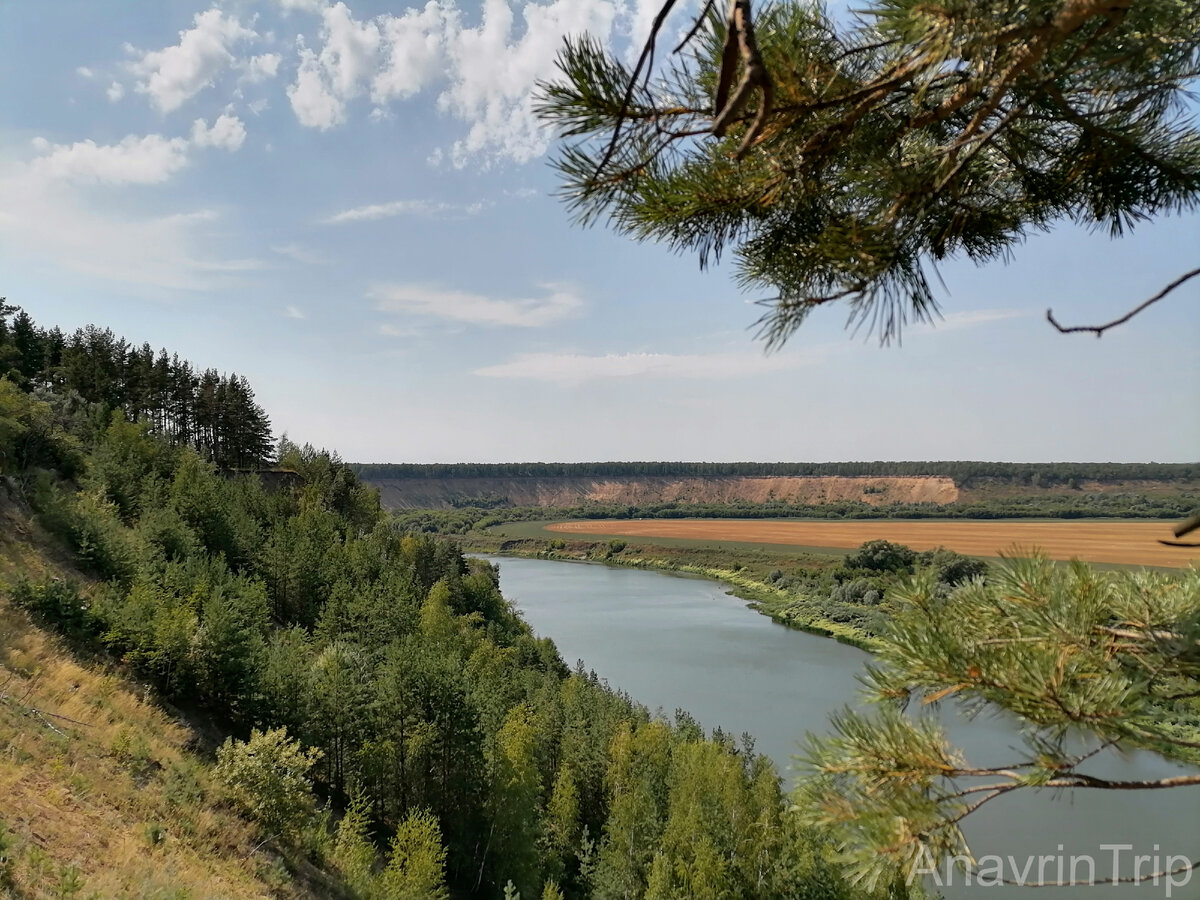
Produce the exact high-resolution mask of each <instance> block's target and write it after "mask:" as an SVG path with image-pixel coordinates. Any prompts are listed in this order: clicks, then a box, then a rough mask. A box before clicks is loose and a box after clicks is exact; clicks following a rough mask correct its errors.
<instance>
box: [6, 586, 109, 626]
mask: <svg viewBox="0 0 1200 900" xmlns="http://www.w3.org/2000/svg"><path fill="white" fill-rule="evenodd" d="M12 597H13V602H14V603H16V604H17V606H20V607H22V608H24V609H27V610H29V611H31V612H35V613H37V614H38V615H40V616H44V617H45V618H46V619H48V620H50V621H51V622H53V623H54V624H55V625H56V626H57V627H58V628H59V629H61V630H62V631H63V632H65V633H66V634H68V635H70V636H71V637H84V636H87V635H92V634H94V633H95V629H96V621H95V619H94V617H93V616H92V614H91V611H90V609H89V606H88V602H87V599H86V598H84V597H83V596H82V595H81V594H80V593H79V587H78V585H76V584H75V583H74V582H70V581H63V580H62V579H60V578H50V577H46V578H44V579H43V580H42V581H40V582H33V581H30V580H29V579H28V578H20V579H18V580H17V582H16V583H15V584H14V585H13V587H12Z"/></svg>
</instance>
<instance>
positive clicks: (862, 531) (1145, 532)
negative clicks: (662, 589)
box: [545, 519, 1200, 567]
mask: <svg viewBox="0 0 1200 900" xmlns="http://www.w3.org/2000/svg"><path fill="white" fill-rule="evenodd" d="M545 527H546V530H547V531H557V532H567V533H571V534H586V535H617V536H621V537H639V538H651V537H669V538H684V539H690V540H697V541H706V540H707V541H742V542H747V543H760V544H782V545H792V546H796V547H846V548H850V547H857V546H859V545H860V544H862V543H863V542H864V541H870V540H875V539H877V538H883V539H885V540H889V541H895V542H897V543H901V544H907V545H908V546H910V547H912V548H913V549H915V550H930V549H933V548H934V547H948V548H949V549H951V550H957V551H958V552H959V553H967V554H970V555H972V556H999V555H1000V554H1002V553H1003V554H1006V555H1029V552H1030V550H1031V549H1033V548H1038V549H1040V550H1041V551H1042V552H1044V553H1045V554H1046V555H1047V556H1049V557H1050V558H1051V559H1082V560H1086V561H1088V562H1098V563H1121V564H1127V565H1140V566H1173V567H1183V566H1187V565H1189V564H1190V563H1193V562H1200V551H1198V550H1197V549H1195V548H1181V547H1166V546H1163V545H1162V544H1159V543H1158V540H1159V539H1160V538H1163V539H1170V538H1171V523H1170V522H1165V521H1161V522H1145V521H1142V522H1119V521H1112V522H1079V521H1071V520H1063V521H1054V522H1029V521H1021V520H1010V521H994V520H987V521H977V520H971V521H966V520H961V519H959V520H942V521H930V520H922V521H904V520H896V519H864V520H860V521H854V522H844V521H843V522H829V521H817V520H810V521H800V520H781V519H635V520H622V519H616V520H600V519H591V520H587V521H581V522H556V523H553V524H550V525H547V526H545Z"/></svg>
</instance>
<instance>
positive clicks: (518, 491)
mask: <svg viewBox="0 0 1200 900" xmlns="http://www.w3.org/2000/svg"><path fill="white" fill-rule="evenodd" d="M367 480H368V481H369V483H370V484H372V485H373V486H374V487H377V488H379V495H380V499H381V500H382V501H383V504H384V506H386V507H388V508H389V509H445V508H450V507H456V506H483V507H489V506H495V507H506V506H551V507H573V506H586V505H588V504H591V503H596V504H604V505H622V504H628V505H630V506H644V505H649V504H654V503H681V504H692V503H695V504H700V503H768V502H770V501H779V502H784V503H798V504H820V503H834V502H838V501H845V500H858V501H862V502H864V503H869V504H871V505H875V506H880V505H886V504H891V503H936V504H946V503H954V502H956V501H957V500H958V499H959V489H958V488H957V487H956V486H955V484H954V480H953V479H951V478H947V477H943V476H917V477H892V476H842V475H815V476H783V475H777V476H745V475H727V476H704V477H678V476H670V475H661V476H659V475H649V476H640V477H634V476H629V477H624V476H616V477H587V476H558V477H553V476H551V477H524V478H522V477H514V478H379V479H375V478H370V477H369V476H367Z"/></svg>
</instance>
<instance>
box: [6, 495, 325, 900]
mask: <svg viewBox="0 0 1200 900" xmlns="http://www.w3.org/2000/svg"><path fill="white" fill-rule="evenodd" d="M18 519H19V517H18V516H16V515H15V514H14V513H13V511H12V509H11V508H10V509H7V510H4V509H0V583H2V581H3V579H5V578H6V577H8V576H11V575H12V574H13V573H14V572H25V573H28V574H30V575H31V577H38V576H39V575H40V574H42V573H44V572H46V571H47V570H49V572H50V573H58V572H61V571H62V570H61V568H60V566H59V565H58V564H56V563H54V562H51V561H48V560H47V557H46V554H45V553H44V552H43V551H42V550H40V549H37V545H40V544H41V540H40V539H39V536H38V535H37V533H36V529H34V528H32V526H30V525H29V523H28V522H27V521H24V522H18ZM14 524H20V527H21V531H23V532H24V534H20V533H19V532H18V531H17V529H16V528H15V527H13V526H14ZM31 541H34V543H31ZM191 738H192V732H191V731H190V730H189V729H188V728H187V727H186V726H185V725H184V724H182V723H180V722H177V721H175V720H173V719H171V718H170V717H169V716H168V715H167V714H166V713H165V712H164V711H163V710H162V709H160V708H159V707H158V706H156V705H155V704H154V703H153V702H151V701H150V699H149V698H148V697H146V695H145V693H144V691H142V690H140V689H139V688H138V686H137V685H135V684H132V683H130V682H128V681H127V680H125V679H124V678H123V677H122V676H121V675H120V674H119V673H116V672H113V671H106V670H105V669H104V668H103V667H101V666H99V665H90V664H89V665H83V664H80V663H78V662H76V661H75V660H74V659H73V658H72V656H71V654H70V653H69V652H68V650H67V648H66V647H65V646H64V645H63V643H62V642H61V641H60V640H59V639H58V638H57V637H55V636H52V635H50V634H48V633H47V632H45V631H44V630H42V629H40V628H39V627H37V626H36V625H35V624H34V623H32V622H31V621H30V619H29V617H28V616H27V615H26V614H25V613H24V612H23V611H22V610H19V609H16V608H14V607H13V606H12V605H11V603H10V601H9V598H8V596H7V593H6V592H5V591H4V590H3V589H2V588H0V798H2V799H0V821H2V822H3V824H4V825H5V826H6V827H7V829H8V831H9V832H10V834H11V837H12V838H13V840H14V848H13V849H12V850H10V851H9V853H10V855H11V857H12V859H13V865H12V869H13V876H12V884H11V885H10V886H8V887H7V888H6V887H4V886H2V885H0V897H4V896H10V897H14V898H42V897H60V896H70V897H80V898H86V897H95V898H117V897H139V898H168V897H170V898H182V897H187V898H197V900H198V898H208V897H212V898H216V897H221V898H231V900H233V898H239V900H240V898H268V897H310V896H313V894H311V893H310V892H309V891H308V890H307V889H306V888H304V887H302V886H300V885H296V884H292V883H291V879H290V877H289V876H288V875H287V874H286V873H285V871H284V869H283V867H282V864H281V863H280V862H279V861H278V860H277V859H273V858H272V857H270V856H268V854H267V853H266V852H265V851H263V850H262V849H258V847H257V845H258V843H259V841H260V840H261V836H260V835H259V834H257V832H256V830H255V828H254V827H253V826H251V825H250V824H249V823H248V822H246V821H244V820H242V819H241V818H239V817H238V816H237V815H235V814H234V813H233V812H232V811H231V810H229V809H228V808H226V807H225V806H223V805H222V804H221V803H220V802H219V799H218V797H217V791H216V790H215V788H214V785H213V784H212V783H211V782H210V777H209V767H208V765H207V764H206V763H205V762H204V761H203V760H201V759H199V758H197V757H195V756H194V755H193V754H191V753H190V752H189V751H188V749H187V747H188V744H189V741H190V740H191Z"/></svg>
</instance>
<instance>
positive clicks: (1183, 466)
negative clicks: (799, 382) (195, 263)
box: [353, 461, 1200, 487]
mask: <svg viewBox="0 0 1200 900" xmlns="http://www.w3.org/2000/svg"><path fill="white" fill-rule="evenodd" d="M353 468H354V471H355V473H356V474H357V475H358V476H359V477H361V478H363V479H364V480H366V481H377V480H382V479H393V478H438V479H442V478H445V479H450V478H564V477H570V478H608V477H642V476H646V477H651V476H664V477H716V476H723V475H751V476H755V475H797V476H799V475H847V476H885V475H890V476H933V475H940V476H944V477H947V478H953V479H954V482H955V483H956V484H958V485H959V486H960V487H961V486H968V485H970V484H971V482H972V481H974V480H979V479H998V480H1003V481H1009V482H1016V483H1019V484H1033V485H1044V486H1049V485H1055V484H1070V483H1071V482H1072V481H1074V482H1077V483H1078V482H1082V481H1101V482H1111V481H1189V480H1192V479H1194V478H1197V477H1200V463H1070V462H1062V463H1057V462H1056V463H1000V462H971V461H958V462H955V461H949V462H885V461H877V462H836V463H802V462H790V463H789V462H774V463H765V462H734V463H713V462H589V463H544V462H533V463H426V464H422V463H399V464H394V463H372V464H356V465H354V466H353Z"/></svg>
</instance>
